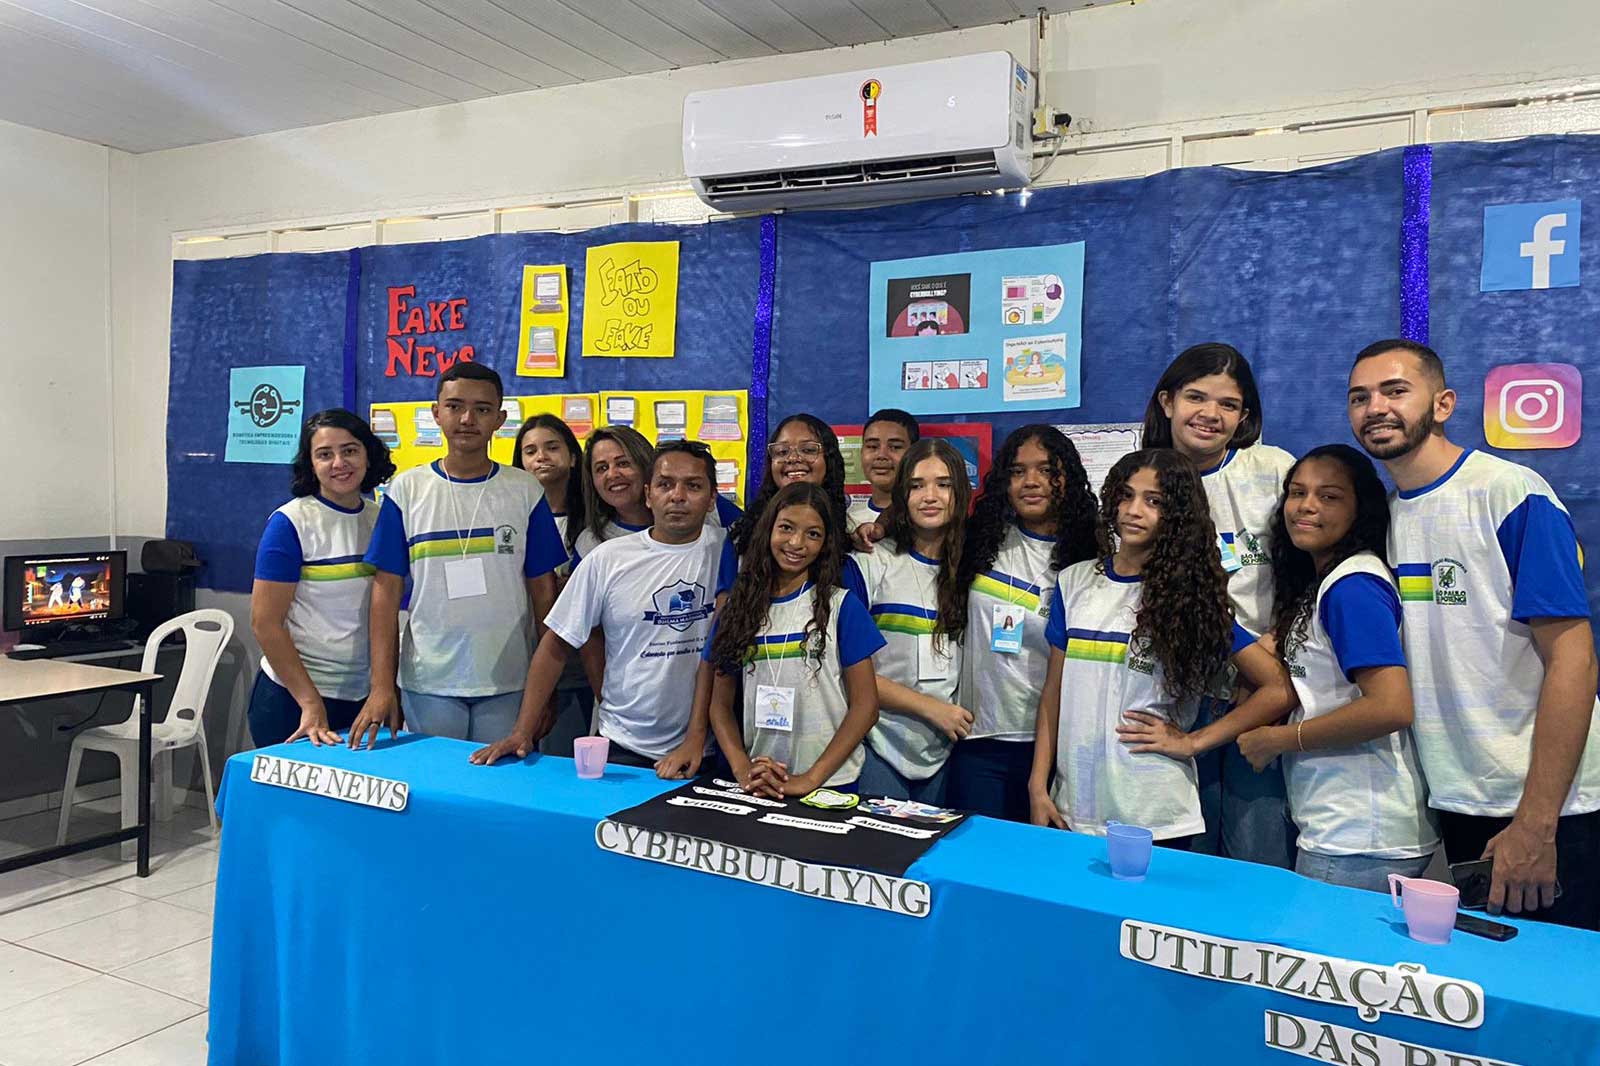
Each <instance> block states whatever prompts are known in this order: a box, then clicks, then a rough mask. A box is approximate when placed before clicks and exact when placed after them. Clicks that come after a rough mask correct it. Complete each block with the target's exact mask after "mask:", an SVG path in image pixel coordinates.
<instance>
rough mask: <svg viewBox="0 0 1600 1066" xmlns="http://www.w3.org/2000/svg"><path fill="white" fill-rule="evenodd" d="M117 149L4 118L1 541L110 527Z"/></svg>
mask: <svg viewBox="0 0 1600 1066" xmlns="http://www.w3.org/2000/svg"><path fill="white" fill-rule="evenodd" d="M108 154H109V153H108V150H107V149H105V148H101V147H98V146H96V145H92V144H86V143H84V142H83V141H75V140H72V139H71V138H68V137H59V136H57V135H55V134H53V133H41V132H40V131H38V130H32V129H28V128H27V127H24V126H14V125H11V124H10V123H7V122H0V322H4V323H5V331H6V341H5V348H4V351H3V352H0V455H4V456H5V462H4V465H3V466H0V499H4V500H6V501H8V502H7V504H6V506H4V507H0V541H33V540H39V539H45V538H76V537H85V536H90V537H92V536H101V537H103V536H106V535H108V534H109V533H110V532H111V513H110V512H111V508H110V491H111V486H112V477H113V476H112V464H111V446H112V445H111V434H110V430H109V428H108V425H107V415H108V413H109V411H110V394H111V393H110V383H109V380H108V367H107V364H106V323H105V314H106V304H107V300H108V294H107V291H106V276H107V269H108V255H109V251H108V248H107V244H106V191H107V181H108V178H107V171H106V163H107V155H108Z"/></svg>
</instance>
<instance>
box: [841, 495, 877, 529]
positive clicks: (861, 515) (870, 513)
mask: <svg viewBox="0 0 1600 1066" xmlns="http://www.w3.org/2000/svg"><path fill="white" fill-rule="evenodd" d="M881 514H883V508H882V507H879V506H878V505H876V504H874V503H873V502H872V500H871V499H870V498H869V499H865V500H857V501H856V502H854V503H852V504H851V505H850V507H849V509H848V510H846V511H845V513H844V529H845V532H846V533H854V532H855V531H856V527H857V526H864V525H866V524H867V523H868V522H876V521H877V520H878V516H879V515H881Z"/></svg>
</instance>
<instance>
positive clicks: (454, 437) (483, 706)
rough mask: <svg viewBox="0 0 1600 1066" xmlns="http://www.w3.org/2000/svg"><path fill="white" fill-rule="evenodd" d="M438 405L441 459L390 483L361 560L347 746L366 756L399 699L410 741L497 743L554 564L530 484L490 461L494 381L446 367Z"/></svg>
mask: <svg viewBox="0 0 1600 1066" xmlns="http://www.w3.org/2000/svg"><path fill="white" fill-rule="evenodd" d="M437 395H438V398H437V399H436V400H435V402H434V404H433V414H434V418H435V419H436V420H437V421H438V423H439V428H440V430H441V431H442V432H443V434H444V438H445V445H446V453H445V457H444V458H443V459H440V460H438V461H436V462H433V463H430V464H429V465H427V466H420V467H416V468H414V469H411V470H406V471H404V472H402V473H400V474H399V475H397V476H396V477H395V479H394V481H393V482H392V483H391V484H390V486H389V491H388V492H387V493H386V494H385V496H384V499H383V505H382V507H381V508H380V509H379V512H378V522H377V526H376V527H375V528H374V530H373V534H372V543H371V544H370V545H369V546H368V548H367V554H366V562H367V563H368V564H369V565H371V566H374V567H376V569H377V575H376V577H375V578H374V580H373V590H372V626H371V630H372V692H371V695H369V696H368V697H367V701H366V703H365V705H364V706H363V707H362V709H361V714H360V715H359V716H358V717H357V718H356V722H355V725H354V727H353V728H352V729H351V731H350V745H351V746H352V747H355V746H358V745H359V744H361V743H363V742H365V743H366V744H367V745H368V746H369V747H370V746H371V744H372V742H373V741H374V740H375V739H376V738H377V735H378V731H379V728H380V727H381V726H385V725H387V726H389V727H390V728H394V727H395V726H397V725H398V724H399V722H398V716H399V713H400V693H401V692H402V691H403V692H404V702H405V717H406V722H407V723H408V724H409V725H410V726H411V728H412V729H414V730H415V731H417V732H419V733H427V734H430V735H433V736H444V737H455V738H457V739H461V740H482V739H487V738H489V737H493V736H500V735H503V734H504V733H505V731H506V730H507V729H509V728H510V724H511V722H512V721H513V720H514V719H515V718H516V714H517V705H518V702H519V700H520V698H521V696H520V693H521V685H522V678H523V677H524V676H525V675H526V674H527V672H528V660H529V658H530V657H531V656H532V648H533V638H534V633H535V626H536V625H537V624H538V622H539V620H540V619H542V618H543V617H544V614H545V612H546V611H547V610H549V608H550V604H551V602H552V601H553V600H554V598H555V571H556V568H557V567H559V566H561V565H562V563H564V562H565V561H566V558H567V553H566V548H565V546H564V545H563V544H562V542H561V536H560V534H559V533H558V532H557V531H556V523H555V518H554V516H552V514H551V513H550V504H549V501H548V500H546V499H545V496H544V490H543V489H542V488H541V487H540V486H539V480H538V479H537V478H535V477H534V476H533V475H532V474H530V473H528V472H527V471H525V470H519V469H517V468H516V467H502V466H501V465H500V464H498V463H496V462H495V461H494V460H492V459H490V458H489V442H490V441H491V440H492V439H493V438H494V432H495V430H497V429H499V428H500V426H501V424H502V423H504V422H505V418H506V414H505V411H504V410H503V409H502V407H501V403H502V401H503V400H504V389H503V387H502V385H501V383H500V375H499V374H497V373H496V372H495V371H493V370H491V369H489V368H488V367H486V366H482V365H481V364H478V363H469V362H464V361H463V362H457V363H455V364H454V365H453V366H451V367H450V369H449V370H446V371H445V372H444V373H443V374H442V375H440V377H439V387H438V394H437ZM408 577H409V578H410V579H411V598H410V601H409V607H408V610H409V615H408V620H407V623H406V628H405V632H404V633H401V632H399V612H400V599H401V595H402V592H403V591H404V587H405V581H406V578H408ZM397 652H398V659H399V661H398V663H396V657H397Z"/></svg>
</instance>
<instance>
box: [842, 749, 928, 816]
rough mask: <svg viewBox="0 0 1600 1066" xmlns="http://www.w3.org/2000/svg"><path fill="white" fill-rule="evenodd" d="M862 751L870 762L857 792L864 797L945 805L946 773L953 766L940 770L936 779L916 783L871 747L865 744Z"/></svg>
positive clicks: (859, 779) (863, 763) (859, 780)
mask: <svg viewBox="0 0 1600 1066" xmlns="http://www.w3.org/2000/svg"><path fill="white" fill-rule="evenodd" d="M862 748H863V750H864V751H865V753H866V759H865V761H863V762H862V764H861V776H860V777H858V778H856V789H857V791H858V792H859V794H860V795H863V796H867V797H871V798H876V797H879V796H884V797H887V798H889V799H908V800H915V801H917V802H918V803H928V804H931V805H933V806H935V807H943V806H944V805H945V780H946V778H945V769H946V767H948V766H949V765H950V764H949V762H946V763H945V765H944V766H941V767H939V769H938V771H937V772H935V773H934V775H933V776H932V777H927V778H923V779H922V780H921V781H913V780H912V779H911V778H909V777H906V776H905V775H904V774H902V773H901V772H900V771H899V770H896V769H895V768H894V767H892V766H890V765H889V764H888V763H886V762H884V761H883V758H882V756H880V755H879V754H878V753H877V752H875V751H873V750H872V745H871V744H863V745H862Z"/></svg>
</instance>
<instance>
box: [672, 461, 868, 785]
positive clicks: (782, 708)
mask: <svg viewBox="0 0 1600 1066" xmlns="http://www.w3.org/2000/svg"><path fill="white" fill-rule="evenodd" d="M832 508H833V502H832V501H831V500H829V498H828V494H827V493H825V492H823V491H822V490H821V489H820V488H818V487H817V486H815V485H813V484H811V483H810V482H806V481H801V482H797V483H795V484H793V485H786V486H784V487H783V488H782V489H780V490H779V491H778V493H777V495H775V496H773V497H772V499H771V500H770V501H769V502H768V503H767V506H766V509H765V510H763V511H762V512H761V516H760V518H759V519H758V520H757V522H756V525H755V531H754V533H753V537H754V543H756V544H764V545H766V550H765V551H754V552H751V553H750V554H749V555H748V556H746V557H745V562H744V569H742V570H741V571H740V572H739V577H738V578H737V580H735V581H734V583H733V590H732V591H731V592H730V593H729V594H728V599H727V601H726V602H725V603H724V604H723V605H722V608H721V610H719V611H718V612H717V621H716V625H715V628H714V630H713V632H712V636H711V640H710V641H708V642H707V643H706V650H705V653H704V658H705V659H706V660H707V661H708V662H710V663H711V664H712V665H713V666H714V667H715V668H716V671H717V673H716V678H715V680H714V681H713V683H712V688H711V696H710V699H711V728H712V730H713V731H714V732H715V733H716V735H717V744H718V746H719V747H720V748H721V749H722V753H723V755H724V756H725V757H726V758H727V760H728V764H729V766H730V767H731V769H732V771H733V775H734V777H735V778H737V779H738V782H739V785H740V787H741V788H743V789H744V790H745V791H746V792H752V793H755V794H758V795H765V796H771V797H773V798H774V799H782V798H783V797H785V796H804V795H806V794H808V793H810V792H812V791H814V790H815V789H818V788H821V787H823V786H824V785H826V786H827V787H829V788H835V789H840V790H843V791H849V792H853V791H855V788H856V778H857V777H859V776H860V774H861V761H862V748H861V742H862V740H863V739H864V738H865V737H866V735H867V731H868V730H870V729H871V728H872V726H873V725H874V723H876V722H877V720H878V690H877V685H876V682H875V680H874V678H873V672H872V656H873V653H874V652H876V651H877V650H878V649H879V648H882V647H883V644H884V640H883V637H882V635H881V634H879V632H878V629H877V627H876V626H874V625H873V624H872V618H871V616H870V615H868V614H867V610H866V608H865V607H864V606H862V604H861V601H860V600H858V599H857V598H856V597H854V596H852V595H850V594H849V593H847V592H846V591H845V589H844V586H843V585H842V584H840V575H839V550H838V544H837V538H838V536H839V531H838V528H837V527H838V523H837V522H836V521H835V520H834V517H833V515H832V514H831V513H830V512H831V510H832ZM741 674H742V675H743V679H744V686H743V688H744V713H743V716H742V717H743V729H742V731H741V729H740V723H739V720H738V719H736V718H735V717H734V710H733V704H734V700H735V698H736V695H737V693H736V691H735V690H736V689H737V688H738V687H739V686H738V684H737V681H738V678H739V676H740V675H741Z"/></svg>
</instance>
